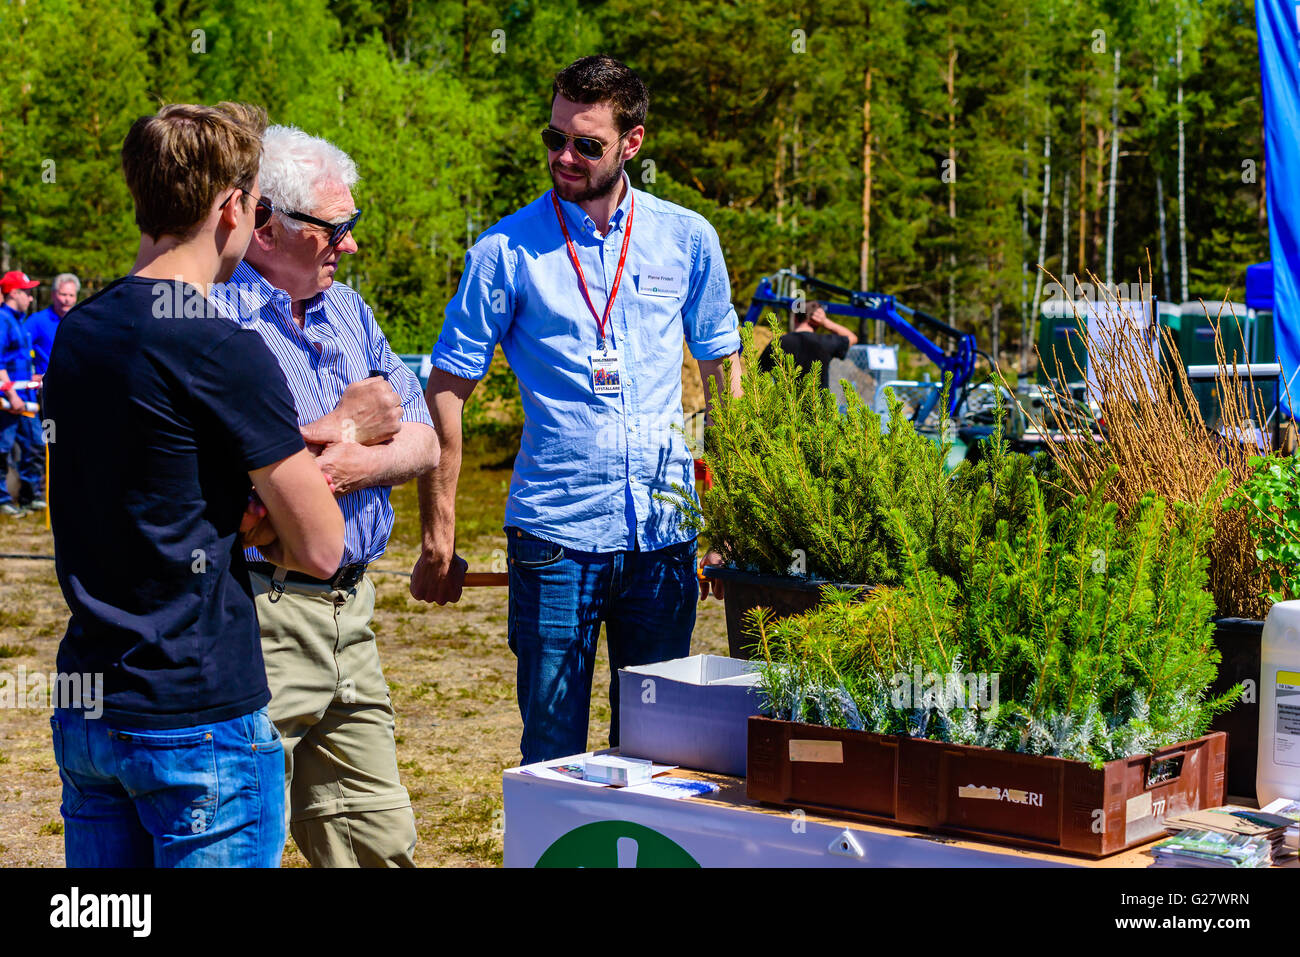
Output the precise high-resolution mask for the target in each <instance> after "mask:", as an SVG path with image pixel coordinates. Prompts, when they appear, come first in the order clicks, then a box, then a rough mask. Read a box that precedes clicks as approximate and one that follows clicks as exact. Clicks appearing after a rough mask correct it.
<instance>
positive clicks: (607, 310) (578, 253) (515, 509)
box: [411, 56, 740, 764]
mask: <svg viewBox="0 0 1300 957" xmlns="http://www.w3.org/2000/svg"><path fill="white" fill-rule="evenodd" d="M552 92H553V99H552V104H551V117H550V122H549V123H548V124H547V126H546V128H545V129H544V130H542V134H541V138H542V142H543V145H544V146H545V147H546V156H547V165H548V167H549V170H550V174H551V182H552V184H553V188H552V189H551V190H548V191H547V192H546V193H544V194H543V195H542V196H541V197H539V198H538V199H537V200H535V201H534V202H532V203H530V204H529V205H528V206H525V207H524V208H523V209H521V210H519V211H517V212H515V213H513V214H511V215H510V216H507V217H506V218H505V219H503V220H501V221H500V222H499V223H497V224H496V225H495V226H493V227H492V228H491V229H489V230H487V232H485V233H484V234H483V235H482V236H480V237H479V239H478V241H477V242H476V243H475V245H474V247H473V248H472V249H470V251H469V253H468V254H467V255H466V257H465V271H464V273H463V274H462V276H461V280H460V286H459V288H458V289H457V291H456V294H455V296H454V298H453V299H452V300H451V302H450V303H449V304H448V305H447V309H446V320H445V322H444V324H443V327H442V333H441V335H440V337H439V339H438V342H437V343H436V345H435V346H434V348H433V354H432V364H433V373H432V375H431V376H430V379H429V384H428V387H427V389H426V392H425V397H426V399H427V401H428V403H429V408H430V411H431V413H432V415H433V421H434V427H435V429H436V431H437V433H438V437H439V440H440V442H441V445H442V455H441V459H440V463H439V465H438V467H437V468H436V469H435V470H434V471H433V472H432V473H430V474H429V475H428V476H425V477H423V478H421V480H420V490H419V491H420V508H421V525H422V532H423V542H422V549H421V554H420V557H419V560H418V562H417V563H416V565H415V569H414V571H413V573H412V577H411V594H412V595H413V596H414V597H415V598H417V599H420V600H423V601H433V602H437V603H438V604H443V603H445V602H454V601H457V600H458V599H459V598H460V594H461V588H462V587H463V584H464V576H465V570H466V567H467V566H466V563H465V562H464V560H463V559H461V558H460V557H459V556H458V555H457V554H456V551H455V500H456V484H457V479H458V476H459V472H460V464H461V415H462V410H463V407H464V403H465V400H466V398H467V397H468V396H469V394H470V393H471V392H472V391H473V389H474V386H475V384H476V383H477V381H478V380H479V379H481V378H482V377H483V376H484V375H485V374H486V373H487V370H488V364H489V363H490V362H491V359H492V354H493V350H494V349H495V348H496V347H497V345H498V344H500V346H501V348H502V349H503V351H504V353H505V356H506V359H507V361H508V362H509V363H510V368H511V369H513V370H514V372H515V375H516V376H517V377H518V379H519V388H520V394H521V396H522V400H523V407H524V431H523V437H522V440H521V443H520V449H519V455H518V457H517V458H516V459H515V470H514V477H513V480H512V482H511V485H510V493H509V499H508V501H507V503H506V514H505V526H506V536H507V543H508V547H507V558H508V563H509V570H510V607H509V625H508V629H509V643H510V648H511V650H512V651H514V653H515V655H516V656H517V658H518V699H519V709H520V713H521V717H522V719H523V725H524V728H523V737H522V740H521V744H520V750H521V752H522V755H523V760H524V763H525V764H528V763H533V762H537V761H543V760H549V759H551V758H556V757H562V756H566V755H571V754H577V753H581V752H584V751H586V750H587V725H588V710H589V703H590V698H591V683H592V673H593V669H594V665H595V653H596V643H597V640H598V638H599V635H600V628H601V625H602V624H604V626H605V632H606V637H607V640H608V645H609V656H610V670H611V672H612V676H611V682H610V691H609V693H610V705H611V708H612V719H611V727H610V744H611V745H616V744H617V743H618V669H619V668H622V667H627V666H631V665H640V664H648V663H652V662H658V661H664V660H669V659H673V658H679V657H682V656H685V655H686V654H688V653H689V651H690V644H691V631H692V629H693V628H694V624H695V605H696V601H697V599H703V598H704V594H702V593H701V586H700V585H699V583H698V582H697V579H696V569H695V557H696V546H695V538H694V535H693V533H691V532H690V531H688V530H687V529H686V528H684V527H683V526H682V516H681V515H680V513H679V512H678V510H677V508H676V507H675V506H674V505H672V504H669V503H666V502H664V501H662V500H661V499H660V498H659V496H660V495H661V494H672V487H673V485H674V484H676V485H679V486H685V487H686V488H692V487H693V482H694V466H693V462H692V458H691V453H690V451H689V450H688V448H687V445H686V441H685V439H684V437H683V436H682V434H681V433H680V431H678V429H677V428H674V426H676V427H678V428H680V425H681V422H682V407H681V351H682V347H681V343H682V339H683V336H684V337H685V339H686V342H687V344H688V346H689V348H690V350H691V354H692V356H694V358H695V359H696V361H697V363H698V365H699V371H700V376H701V379H702V380H703V381H704V385H705V390H704V391H705V395H706V396H707V395H709V394H710V388H709V383H710V380H711V379H713V380H716V381H717V383H718V393H719V395H720V396H728V395H737V394H739V389H740V379H739V377H740V363H739V361H738V358H737V354H738V351H739V347H740V335H739V323H738V320H737V317H736V311H735V309H734V307H733V306H732V303H731V288H730V284H729V282H728V279H727V270H726V267H725V265H724V263H723V259H722V251H721V249H720V247H719V244H718V237H717V233H716V232H715V231H714V229H713V227H712V226H710V225H709V223H708V222H707V221H706V220H705V219H704V218H703V217H702V216H700V215H699V214H698V213H695V212H692V211H690V210H688V209H684V208H682V207H680V206H675V205H673V204H672V203H668V202H665V201H664V200H662V199H660V198H658V197H656V196H653V195H651V194H650V193H646V192H642V191H640V190H637V189H634V188H633V187H632V184H631V182H630V180H629V178H628V175H627V173H626V172H624V170H623V166H624V164H625V163H627V162H628V161H629V160H631V159H632V158H633V157H635V156H636V155H637V152H638V151H639V150H640V148H641V143H642V140H643V138H644V136H645V126H644V123H645V116H646V110H647V107H648V105H649V95H648V93H647V91H646V88H645V85H644V84H643V83H642V82H641V80H640V78H638V77H637V76H636V74H635V73H633V72H632V71H631V70H629V69H628V68H627V67H626V66H624V65H623V64H622V63H620V62H618V61H617V60H614V59H612V58H610V57H606V56H589V57H583V58H582V59H579V60H577V61H575V62H574V63H572V64H570V65H569V66H568V67H566V68H565V69H564V70H563V71H561V72H560V73H559V75H558V76H557V77H556V78H555V83H554V86H553V90H552ZM728 359H731V360H733V361H732V363H731V366H730V368H731V378H730V380H729V381H724V371H723V370H724V363H726V361H727V360H728ZM717 560H718V559H717V558H716V557H714V556H710V557H709V558H706V561H710V562H713V561H717Z"/></svg>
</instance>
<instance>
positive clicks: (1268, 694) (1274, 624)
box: [1255, 601, 1300, 807]
mask: <svg viewBox="0 0 1300 957" xmlns="http://www.w3.org/2000/svg"><path fill="white" fill-rule="evenodd" d="M1255 789H1256V794H1257V797H1258V799H1259V806H1260V807H1263V806H1264V805H1266V804H1268V803H1269V802H1271V801H1275V800H1276V799H1278V798H1280V797H1285V798H1291V799H1295V800H1300V601H1283V602H1278V603H1277V604H1276V605H1274V606H1273V607H1272V609H1270V611H1269V613H1268V618H1266V619H1265V620H1264V635H1263V638H1262V640H1261V642H1260V663H1259V765H1258V770H1257V771H1256V772H1255Z"/></svg>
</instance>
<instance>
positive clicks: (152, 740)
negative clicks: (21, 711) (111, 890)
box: [50, 708, 285, 867]
mask: <svg viewBox="0 0 1300 957" xmlns="http://www.w3.org/2000/svg"><path fill="white" fill-rule="evenodd" d="M50 726H51V728H52V729H53V732H54V756H55V758H56V759H57V761H58V763H59V776H60V777H61V778H62V779H63V806H62V811H63V821H64V826H63V846H64V853H65V856H66V859H67V866H68V867H279V866H280V855H281V854H282V853H283V851H284V838H285V814H284V748H283V746H282V745H281V744H280V735H279V733H278V732H277V731H276V730H275V725H274V724H272V723H271V719H270V718H269V717H268V716H267V710H266V708H262V709H261V710H259V711H254V712H252V713H251V714H246V715H241V716H240V717H238V718H232V719H231V720H229V721H218V722H215V723H213V724H205V725H198V726H195V727H190V728H178V729H172V730H168V731H145V730H139V729H130V728H125V727H116V726H114V724H113V723H112V722H111V721H110V720H109V719H108V718H99V719H97V720H89V721H88V720H86V716H85V713H84V712H83V711H80V710H76V709H67V708H58V709H56V710H55V712H54V716H53V717H52V718H50Z"/></svg>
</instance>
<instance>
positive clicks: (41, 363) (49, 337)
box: [27, 272, 81, 375]
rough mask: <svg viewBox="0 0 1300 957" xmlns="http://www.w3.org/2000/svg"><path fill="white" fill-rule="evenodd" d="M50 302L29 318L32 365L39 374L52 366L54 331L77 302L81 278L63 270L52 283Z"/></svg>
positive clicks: (42, 373)
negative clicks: (51, 350)
mask: <svg viewBox="0 0 1300 957" xmlns="http://www.w3.org/2000/svg"><path fill="white" fill-rule="evenodd" d="M50 292H51V299H50V304H49V305H48V306H46V307H45V308H44V309H42V310H41V311H40V312H34V313H32V314H31V316H30V317H29V318H28V319H27V327H28V328H29V329H30V330H31V339H32V365H33V366H34V367H35V369H36V374H37V375H44V374H45V370H46V369H48V368H49V367H50V349H51V348H52V347H53V346H54V333H55V332H56V331H58V328H59V321H60V320H62V319H63V317H64V316H66V315H67V314H68V310H70V309H71V308H72V307H73V306H75V305H76V304H77V294H78V293H80V292H81V280H80V279H78V278H77V277H76V275H74V274H73V273H70V272H61V273H59V274H58V275H57V276H55V277H54V282H52V283H50Z"/></svg>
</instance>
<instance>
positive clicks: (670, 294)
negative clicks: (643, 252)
mask: <svg viewBox="0 0 1300 957" xmlns="http://www.w3.org/2000/svg"><path fill="white" fill-rule="evenodd" d="M685 289H686V274H685V272H684V271H683V270H681V269H678V268H675V267H672V266H644V267H642V269H641V275H639V276H638V277H637V291H638V292H640V293H641V295H643V296H661V297H663V298H665V299H674V298H676V297H677V296H680V295H681V294H682V293H683V292H684V291H685Z"/></svg>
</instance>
